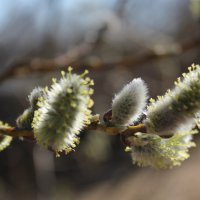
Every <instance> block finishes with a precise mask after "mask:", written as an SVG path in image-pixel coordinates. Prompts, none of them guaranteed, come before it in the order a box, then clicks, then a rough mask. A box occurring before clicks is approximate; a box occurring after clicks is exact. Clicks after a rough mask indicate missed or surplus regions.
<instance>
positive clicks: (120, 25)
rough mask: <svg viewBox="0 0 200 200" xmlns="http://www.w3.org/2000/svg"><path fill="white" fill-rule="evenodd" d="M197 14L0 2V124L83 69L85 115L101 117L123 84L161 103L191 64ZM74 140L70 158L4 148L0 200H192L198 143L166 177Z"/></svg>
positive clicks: (17, 146)
mask: <svg viewBox="0 0 200 200" xmlns="http://www.w3.org/2000/svg"><path fill="white" fill-rule="evenodd" d="M199 7H200V1H199V0H193V1H188V0H168V1H166V0H154V1H148V0H123V1H122V0H121V1H120V0H110V1H106V0H96V1H92V0H59V1H57V0H43V1H40V0H29V1H26V0H15V1H12V0H5V1H0V120H2V121H6V122H9V123H10V124H11V125H15V119H16V117H17V116H18V115H19V114H21V113H22V112H23V110H24V109H25V108H26V107H27V106H28V101H27V95H28V94H29V93H30V92H31V91H32V89H33V88H34V87H36V86H45V85H48V84H50V82H51V78H52V77H59V74H60V70H65V69H67V67H68V66H69V65H71V66H72V67H73V68H74V72H76V73H81V72H83V71H84V69H89V71H90V77H91V78H93V79H94V82H95V86H94V89H95V93H94V95H93V99H94V102H95V105H94V107H93V113H99V114H101V115H102V114H103V113H104V112H105V111H107V110H108V109H109V108H110V106H111V102H112V98H113V96H114V94H115V93H116V92H118V91H119V90H120V89H121V88H122V87H123V86H124V85H125V84H126V83H128V82H129V81H131V80H132V79H133V78H137V77H141V78H142V79H144V80H145V82H146V83H147V84H148V87H149V93H150V96H151V97H156V96H157V95H162V94H163V93H164V92H165V91H166V90H167V89H168V88H172V87H173V82H174V80H175V79H176V78H177V77H178V76H180V75H181V74H182V73H183V72H185V71H187V67H188V66H190V65H191V64H192V63H199V64H200V23H199V22H200V20H199V19H200V18H199V16H200V11H199V12H198V9H199ZM199 10H200V9H199ZM198 13H199V14H198ZM80 137H81V143H80V145H79V146H78V148H76V151H75V152H72V153H70V154H69V155H67V156H61V157H59V158H56V157H55V155H54V154H53V153H51V152H49V151H46V150H44V149H41V148H40V147H39V146H38V145H36V144H34V143H31V142H27V141H20V140H14V141H13V142H12V145H11V146H10V147H9V148H8V149H6V150H5V151H3V152H1V153H0V163H1V165H0V200H1V199H2V200H5V199H6V200H13V199H15V200H18V199H19V200H27V199H28V200H45V199H48V200H51V199H52V200H54V199H56V200H63V199H66V200H68V199H69V200H72V199H74V200H101V199H109V200H118V199H119V200H121V199H125V200H133V199H138V200H143V199H145V200H151V199H152V200H157V199H158V200H160V199H163V200H165V199H171V200H174V199H175V200H179V199H180V200H184V199H185V200H188V199H192V200H195V199H196V200H199V198H200V191H199V185H200V174H199V169H200V156H199V153H200V147H199V146H200V145H199V144H200V142H199V136H197V137H195V140H196V142H197V148H194V149H192V150H191V158H190V159H188V160H186V161H185V162H184V163H183V164H182V166H181V167H177V168H174V169H172V170H154V169H150V168H139V167H137V166H134V165H132V162H131V158H130V155H129V154H128V153H125V152H124V146H123V145H122V143H121V142H120V138H118V137H112V136H107V135H106V134H104V133H97V132H88V133H82V134H81V136H80Z"/></svg>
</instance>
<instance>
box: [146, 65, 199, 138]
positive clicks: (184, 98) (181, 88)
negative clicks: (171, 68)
mask: <svg viewBox="0 0 200 200" xmlns="http://www.w3.org/2000/svg"><path fill="white" fill-rule="evenodd" d="M188 70H189V72H188V73H184V74H183V77H182V78H178V79H177V81H175V88H174V89H173V90H171V91H168V92H167V93H166V94H165V95H164V96H163V97H158V99H157V100H156V101H152V100H151V101H150V105H149V106H148V109H147V112H146V115H147V119H146V120H145V121H144V123H145V125H146V127H147V131H148V132H149V133H156V134H159V135H165V134H168V133H176V131H179V129H180V128H181V129H182V126H183V125H184V126H185V127H186V126H187V125H188V126H189V127H190V126H191V125H192V124H193V127H194V126H195V115H196V113H198V112H199V111H200V66H199V65H192V66H191V67H189V68H188Z"/></svg>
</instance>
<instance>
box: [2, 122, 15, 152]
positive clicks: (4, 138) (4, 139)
mask: <svg viewBox="0 0 200 200" xmlns="http://www.w3.org/2000/svg"><path fill="white" fill-rule="evenodd" d="M0 128H10V126H9V125H8V124H7V123H3V122H2V121H0ZM12 139H13V138H12V137H11V136H7V135H3V134H1V131H0V151H3V150H4V149H6V148H7V147H8V146H10V143H11V141H12Z"/></svg>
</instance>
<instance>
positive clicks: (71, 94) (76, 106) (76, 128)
mask: <svg viewBox="0 0 200 200" xmlns="http://www.w3.org/2000/svg"><path fill="white" fill-rule="evenodd" d="M84 75H85V73H83V74H81V75H77V74H72V73H71V68H70V69H69V73H68V74H67V75H65V74H64V72H62V78H61V79H60V80H59V81H58V82H57V81H56V80H55V79H54V80H53V85H52V86H51V88H50V89H48V90H46V96H45V97H43V98H40V99H39V103H38V106H39V109H38V110H36V111H35V113H34V118H33V122H32V126H33V130H34V136H35V138H36V140H37V142H38V143H39V144H40V145H42V146H44V147H49V148H51V149H53V150H54V151H55V152H56V153H57V155H59V152H62V151H65V152H66V153H69V152H70V151H72V150H73V148H75V147H76V145H77V144H78V143H79V138H78V134H79V132H80V131H81V130H82V129H83V128H84V126H85V125H87V124H88V123H89V119H90V117H91V110H90V108H91V106H92V100H91V98H90V95H91V94H92V92H93V91H92V89H91V88H90V86H91V85H92V84H93V82H92V81H91V80H90V79H89V78H84Z"/></svg>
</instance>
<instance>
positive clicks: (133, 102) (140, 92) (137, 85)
mask: <svg viewBox="0 0 200 200" xmlns="http://www.w3.org/2000/svg"><path fill="white" fill-rule="evenodd" d="M146 101H147V86H146V84H145V83H144V81H143V80H142V79H141V78H136V79H133V80H132V81H131V82H130V83H128V84H127V85H126V86H125V87H124V88H123V89H122V90H121V91H120V92H119V93H118V94H117V95H115V97H114V99H113V102H112V123H113V124H114V125H118V126H127V125H130V124H132V123H134V122H135V121H136V120H137V119H139V117H140V116H141V114H142V112H143V110H144V108H145V106H146Z"/></svg>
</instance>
